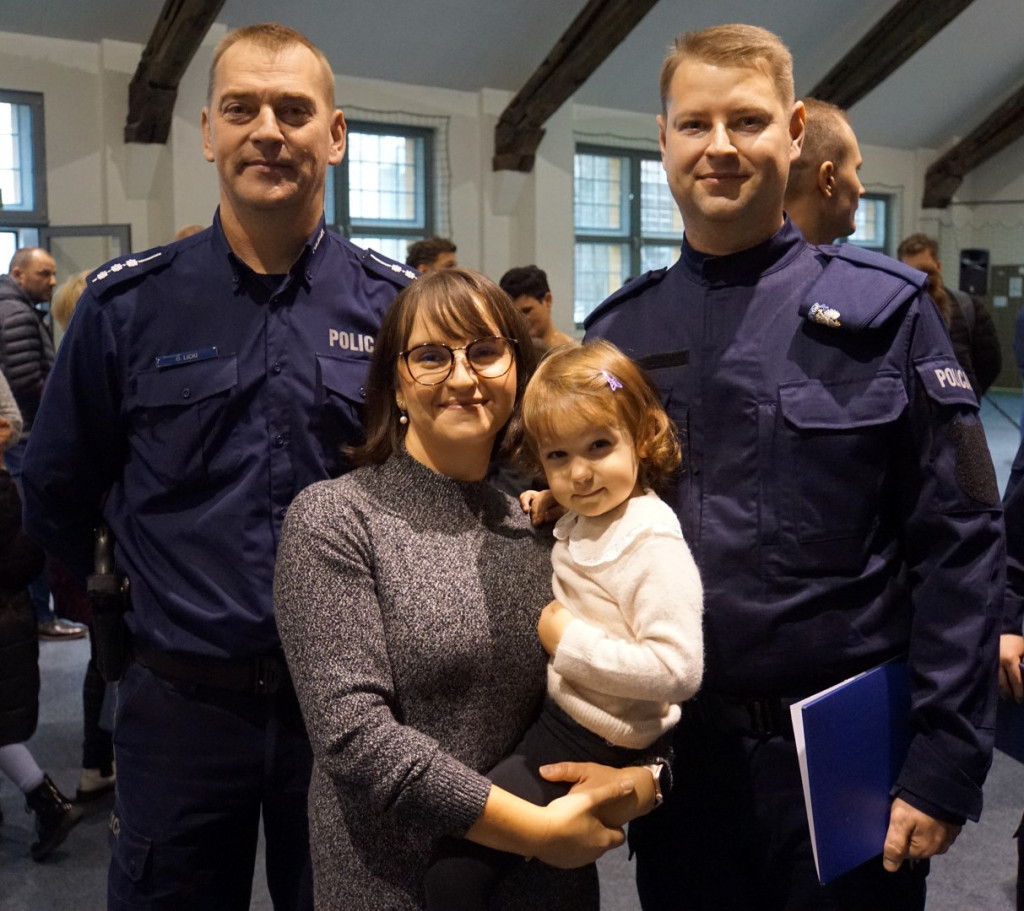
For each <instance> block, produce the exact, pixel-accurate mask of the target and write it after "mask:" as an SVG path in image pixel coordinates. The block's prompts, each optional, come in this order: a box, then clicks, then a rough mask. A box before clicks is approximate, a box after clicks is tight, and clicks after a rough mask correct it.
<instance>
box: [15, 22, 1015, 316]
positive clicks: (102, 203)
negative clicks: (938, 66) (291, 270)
mask: <svg viewBox="0 0 1024 911" xmlns="http://www.w3.org/2000/svg"><path fill="white" fill-rule="evenodd" d="M223 31H224V30H223V28H222V27H220V26H215V27H214V29H213V30H211V33H210V34H209V35H208V36H207V38H206V40H205V41H204V44H203V46H202V47H201V48H200V50H199V52H198V53H197V55H196V57H195V59H194V60H193V62H192V65H191V67H190V68H189V70H188V72H187V73H186V74H185V76H184V78H183V80H182V83H181V86H180V88H179V95H178V102H177V106H176V113H175V116H174V120H173V126H172V129H171V136H170V140H169V142H168V144H167V145H166V146H142V145H125V143H124V142H123V141H122V134H123V130H124V123H125V117H126V113H127V97H128V83H129V81H130V79H131V76H132V74H133V73H134V71H135V67H136V66H137V63H138V60H139V57H140V55H141V51H142V48H141V46H138V45H132V44H126V43H123V42H117V41H103V42H101V43H100V44H98V45H97V44H91V43H85V42H75V41H61V40H55V39H44V38H36V37H31V36H26V35H16V34H11V33H3V32H0V88H9V89H19V90H24V91H36V92H43V94H44V96H45V107H46V119H45V123H46V149H47V170H48V184H49V212H50V221H51V223H52V224H54V225H70V224H92V223H104V222H108V223H109V222H128V223H130V224H131V225H132V235H133V245H134V247H135V249H136V250H141V249H144V248H146V247H148V246H153V245H157V244H162V243H166V242H167V241H168V240H170V238H171V237H172V236H173V234H174V232H175V231H176V230H177V229H178V228H179V227H181V226H183V225H185V224H190V223H194V222H198V223H203V224H205V223H208V222H209V220H210V218H211V216H212V213H213V210H214V207H215V206H216V200H217V181H216V172H215V170H214V168H213V166H212V165H210V164H209V163H207V162H206V161H205V160H204V159H203V156H202V145H201V138H200V133H199V113H200V110H201V108H202V105H203V104H204V102H205V96H206V79H207V71H208V69H209V64H210V59H211V56H212V48H213V46H214V45H215V43H216V41H217V40H219V38H220V37H221V35H222V34H223ZM654 90H655V87H654V86H652V112H651V114H650V115H641V114H636V113H630V112H623V111H614V110H610V109H606V108H597V107H590V106H582V105H574V104H572V103H571V102H570V103H569V104H566V105H565V106H563V108H562V109H561V110H560V111H559V112H558V113H556V114H555V116H554V117H552V118H551V120H550V121H549V122H548V124H547V125H546V135H545V137H544V140H543V142H542V143H541V146H540V149H539V151H538V154H537V161H536V165H535V167H534V170H533V171H532V172H531V173H530V174H517V173H510V172H499V173H495V172H493V171H492V169H491V155H492V151H493V142H494V126H495V124H496V122H497V118H498V116H499V115H500V114H501V112H502V110H503V109H504V107H505V105H506V104H507V103H508V101H509V99H510V95H509V94H508V93H506V92H501V91H496V90H492V89H482V90H481V91H479V92H456V91H450V90H443V89H431V88H426V87H423V86H410V85H403V84H398V83H391V82H382V81H377V80H368V79H359V78H354V77H350V76H344V75H339V76H338V87H337V99H338V103H339V105H340V106H341V107H342V108H343V109H345V108H349V109H351V110H352V111H356V112H358V111H372V112H379V113H387V112H405V113H406V114H409V115H414V116H419V117H429V118H435V119H438V120H439V122H444V123H446V125H447V136H448V162H447V164H448V166H449V168H450V175H451V182H450V197H449V202H450V232H451V236H452V238H453V239H454V240H455V242H456V243H457V244H458V247H459V260H460V262H462V263H464V264H466V265H468V266H471V267H474V268H478V269H480V270H481V271H483V272H485V273H486V274H488V275H490V276H492V277H494V278H498V277H500V275H501V274H502V272H504V271H505V269H507V268H509V267H510V266H513V265H525V264H527V263H530V262H535V263H537V264H538V265H540V266H541V267H542V268H544V269H545V270H546V271H547V272H548V276H549V279H550V282H551V286H552V292H553V296H554V299H555V309H554V315H555V321H556V323H558V324H559V326H560V328H562V329H565V330H569V329H571V324H572V317H571V314H572V284H573V230H572V222H573V212H572V193H573V149H574V146H575V143H576V142H577V141H586V142H593V143H607V144H615V143H616V142H623V141H624V142H626V143H628V144H629V145H631V146H634V147H635V146H637V145H640V146H642V147H645V148H650V149H652V150H656V149H657V127H656V124H655V121H654V113H655V112H654V110H653V104H654V103H655V101H654V95H655V92H654ZM350 116H351V115H350ZM357 116H358V114H357ZM854 127H855V128H856V124H854ZM862 152H863V155H864V167H863V170H862V177H863V181H864V184H865V186H866V187H867V188H868V189H869V190H878V191H883V192H889V193H894V194H896V195H897V197H898V200H899V204H898V206H897V224H896V225H895V228H896V233H897V234H898V235H899V236H900V237H902V236H905V235H907V234H909V233H912V232H913V231H917V230H926V231H929V232H931V233H936V234H939V233H941V231H940V229H942V228H943V227H944V225H945V226H948V225H949V224H951V223H952V221H953V220H954V219H959V220H961V221H963V220H966V221H967V222H971V220H972V219H974V218H975V217H976V216H977V213H975V212H967V211H957V210H956V207H954V210H952V211H951V210H945V211H943V212H936V211H929V210H924V211H922V210H921V208H920V200H921V194H922V189H923V184H924V173H925V170H926V168H927V165H928V163H929V162H930V161H932V160H933V159H934V157H935V152H934V151H932V150H927V149H922V150H918V151H903V150H898V149H888V148H882V147H878V146H865V147H864V148H863V149H862ZM1022 157H1024V142H1018V143H1016V144H1015V145H1014V146H1012V147H1011V148H1010V149H1007V150H1006V151H1004V152H1003V153H1002V154H1001V155H999V156H997V157H996V158H995V159H993V160H992V161H991V162H989V163H988V164H987V165H985V166H984V167H982V168H980V169H979V170H978V171H977V172H976V173H974V174H972V175H970V176H969V178H968V180H967V181H965V184H964V186H963V187H962V188H961V192H960V194H959V198H962V199H971V200H979V199H981V200H984V199H990V198H1001V199H1022V198H1024V167H1022V161H1021V159H1022ZM961 208H964V207H961ZM990 208H991V207H990ZM948 233H949V232H948V231H947V235H948ZM958 239H959V238H958ZM947 255H948V254H947ZM1021 258H1024V254H1022V256H1021Z"/></svg>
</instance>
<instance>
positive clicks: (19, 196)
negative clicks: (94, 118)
mask: <svg viewBox="0 0 1024 911" xmlns="http://www.w3.org/2000/svg"><path fill="white" fill-rule="evenodd" d="M46 222H47V214H46V153H45V142H44V138H43V96H42V95H41V94H40V93H38V92H15V91H8V90H6V89H0V269H6V266H7V263H9V262H10V260H11V257H12V256H13V255H14V251H15V250H17V249H18V248H19V247H26V246H31V245H33V244H36V243H38V229H39V228H40V227H41V226H43V225H45V224H46Z"/></svg>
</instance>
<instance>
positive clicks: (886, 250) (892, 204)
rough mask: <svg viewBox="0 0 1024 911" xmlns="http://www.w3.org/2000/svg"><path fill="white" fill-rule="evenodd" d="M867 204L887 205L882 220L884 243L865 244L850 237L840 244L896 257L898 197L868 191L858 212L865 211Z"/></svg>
mask: <svg viewBox="0 0 1024 911" xmlns="http://www.w3.org/2000/svg"><path fill="white" fill-rule="evenodd" d="M865 202H880V203H883V204H884V205H885V215H884V218H883V219H882V243H881V244H864V243H859V242H858V241H855V240H851V239H850V238H849V237H843V238H840V240H839V243H841V244H854V245H855V246H858V247H860V248H861V249H862V250H872V251H873V252H875V253H881V254H883V255H885V256H894V255H895V249H894V248H895V246H896V245H895V243H894V239H895V236H896V231H895V230H894V228H895V222H894V218H895V211H896V196H895V195H894V194H892V193H883V192H881V191H877V190H875V191H872V190H868V191H867V192H865V194H864V195H863V196H862V197H861V198H860V202H859V203H858V206H857V210H858V212H860V211H863V209H862V208H861V207H862V206H863V205H864V203H865Z"/></svg>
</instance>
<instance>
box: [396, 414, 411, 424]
mask: <svg viewBox="0 0 1024 911" xmlns="http://www.w3.org/2000/svg"><path fill="white" fill-rule="evenodd" d="M398 423H399V424H408V423H409V418H408V417H407V416H406V415H404V414H403V415H402V416H401V417H400V418H399V419H398Z"/></svg>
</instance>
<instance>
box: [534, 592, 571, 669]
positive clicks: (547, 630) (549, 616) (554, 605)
mask: <svg viewBox="0 0 1024 911" xmlns="http://www.w3.org/2000/svg"><path fill="white" fill-rule="evenodd" d="M571 621H572V614H571V613H570V612H569V609H568V608H567V607H566V606H565V605H564V604H560V603H559V602H558V601H550V602H549V603H548V605H547V607H545V608H544V610H542V611H541V612H540V619H539V620H538V621H537V635H538V636H539V637H540V644H541V645H543V646H544V651H546V652H547V653H548V654H549V655H551V656H552V657H554V654H555V652H556V651H557V650H558V643H559V642H561V641H562V634H563V633H564V632H565V628H566V627H567V626H568V625H569V623H570V622H571Z"/></svg>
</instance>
